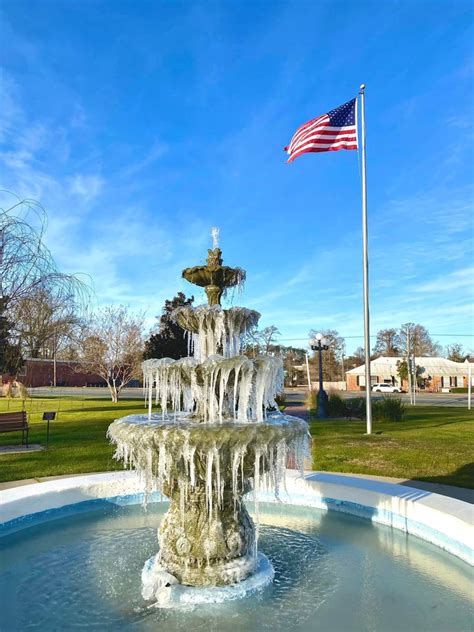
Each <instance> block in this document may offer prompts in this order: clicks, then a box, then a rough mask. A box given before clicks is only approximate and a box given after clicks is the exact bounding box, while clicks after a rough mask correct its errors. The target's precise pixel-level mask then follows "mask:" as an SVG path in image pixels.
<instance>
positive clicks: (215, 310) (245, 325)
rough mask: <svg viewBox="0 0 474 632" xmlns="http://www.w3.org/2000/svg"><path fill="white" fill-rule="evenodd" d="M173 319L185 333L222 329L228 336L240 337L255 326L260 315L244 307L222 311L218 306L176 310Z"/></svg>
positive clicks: (200, 306)
mask: <svg viewBox="0 0 474 632" xmlns="http://www.w3.org/2000/svg"><path fill="white" fill-rule="evenodd" d="M173 318H174V320H175V321H176V322H177V323H178V325H180V326H181V327H182V328H183V329H185V330H186V331H192V332H194V333H198V332H201V331H202V330H203V329H204V328H205V327H208V328H209V327H210V328H211V329H213V330H217V329H218V328H222V329H224V330H226V331H227V332H228V334H230V335H240V334H243V333H245V332H246V331H248V330H249V329H252V328H253V327H256V326H257V324H258V320H259V318H260V313H259V312H256V311H255V310H253V309H247V308H246V307H230V308H229V309H223V308H222V307H221V306H220V305H198V306H197V307H188V306H184V307H178V308H176V309H175V310H174V312H173Z"/></svg>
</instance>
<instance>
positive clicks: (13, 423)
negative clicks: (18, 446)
mask: <svg viewBox="0 0 474 632" xmlns="http://www.w3.org/2000/svg"><path fill="white" fill-rule="evenodd" d="M29 429H30V427H29V425H28V418H27V416H26V412H25V411H24V410H23V411H20V412H17V413H0V432H20V431H21V432H22V433H23V436H22V439H21V443H22V444H24V443H25V439H26V447H28V431H29Z"/></svg>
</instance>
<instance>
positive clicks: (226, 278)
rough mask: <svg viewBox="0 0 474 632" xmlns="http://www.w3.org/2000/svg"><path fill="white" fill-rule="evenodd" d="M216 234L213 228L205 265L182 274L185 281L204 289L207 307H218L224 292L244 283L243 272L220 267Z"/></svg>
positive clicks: (186, 269)
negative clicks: (211, 242)
mask: <svg viewBox="0 0 474 632" xmlns="http://www.w3.org/2000/svg"><path fill="white" fill-rule="evenodd" d="M218 234H219V230H218V229H217V228H213V229H212V237H213V242H214V243H213V246H214V248H209V249H208V251H207V260H206V265H205V266H194V267H193V268H185V269H184V270H183V273H182V276H183V278H184V279H186V281H189V282H190V283H193V284H194V285H199V286H200V287H203V288H204V289H205V291H206V295H207V301H208V303H209V305H220V304H221V298H222V294H223V292H224V290H226V289H227V288H229V287H234V286H235V285H242V284H243V282H244V281H245V270H242V268H230V267H229V266H223V265H222V262H223V260H222V250H221V249H220V248H219V246H218Z"/></svg>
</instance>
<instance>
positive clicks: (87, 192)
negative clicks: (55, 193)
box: [69, 173, 105, 201]
mask: <svg viewBox="0 0 474 632" xmlns="http://www.w3.org/2000/svg"><path fill="white" fill-rule="evenodd" d="M69 182H70V190H71V193H73V194H75V195H78V196H79V197H81V198H84V200H86V201H90V200H92V199H93V198H95V197H97V196H98V195H99V194H100V192H101V191H102V188H103V186H104V184H105V180H104V178H102V176H100V175H98V174H88V175H86V174H81V173H76V174H75V175H74V176H73V177H72V178H70V180H69Z"/></svg>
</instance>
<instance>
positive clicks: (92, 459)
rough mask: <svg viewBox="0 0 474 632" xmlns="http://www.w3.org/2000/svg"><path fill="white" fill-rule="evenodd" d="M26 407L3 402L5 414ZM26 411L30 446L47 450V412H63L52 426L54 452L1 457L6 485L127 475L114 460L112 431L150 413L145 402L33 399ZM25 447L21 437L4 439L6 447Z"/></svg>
mask: <svg viewBox="0 0 474 632" xmlns="http://www.w3.org/2000/svg"><path fill="white" fill-rule="evenodd" d="M21 407H22V404H21V401H19V400H13V399H12V400H4V399H0V412H7V411H8V410H11V411H13V410H21V409H22V408H21ZM25 408H26V411H27V413H28V418H29V422H30V433H29V442H30V443H41V444H42V445H46V422H44V421H41V418H42V416H43V412H44V411H46V410H55V411H57V420H56V421H52V422H50V443H49V450H44V451H43V452H32V453H31V454H11V455H2V456H0V481H12V480H19V479H22V478H37V477H40V476H54V475H57V474H79V473H81V472H104V471H108V470H116V469H122V465H121V464H120V463H118V462H117V461H115V460H114V459H113V458H112V456H113V452H114V449H113V447H112V446H111V445H110V444H109V442H108V441H107V439H106V436H105V433H106V431H107V428H108V426H109V424H110V423H111V422H112V421H113V420H114V419H117V417H123V416H124V415H130V414H132V413H143V412H145V408H144V405H143V401H141V400H139V399H124V400H123V401H119V402H118V403H117V404H113V403H112V402H111V401H110V400H107V399H90V398H88V399H79V398H64V399H63V398H58V397H53V398H47V399H46V398H45V399H40V398H38V399H36V398H33V399H28V400H26V402H25ZM19 443H21V433H20V432H18V433H1V434H0V445H7V444H8V445H11V444H19Z"/></svg>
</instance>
